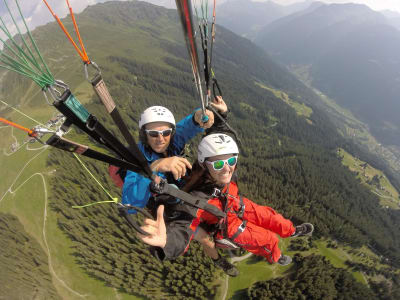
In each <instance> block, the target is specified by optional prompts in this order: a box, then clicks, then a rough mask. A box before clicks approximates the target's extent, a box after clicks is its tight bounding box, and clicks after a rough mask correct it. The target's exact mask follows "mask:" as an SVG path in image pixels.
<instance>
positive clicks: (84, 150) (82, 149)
mask: <svg viewBox="0 0 400 300" xmlns="http://www.w3.org/2000/svg"><path fill="white" fill-rule="evenodd" d="M46 144H47V145H50V146H52V147H55V148H58V149H60V150H64V151H67V152H73V153H77V154H80V155H83V156H86V157H89V158H92V159H95V160H98V161H102V162H105V163H107V164H111V165H114V166H117V167H120V168H125V169H128V170H131V171H133V172H140V171H141V167H140V166H138V165H135V164H133V163H130V162H127V161H124V160H121V159H118V158H115V157H112V156H109V155H106V154H103V153H101V152H98V151H95V150H92V149H90V148H89V147H88V146H86V145H81V144H78V143H75V142H72V141H69V140H67V139H65V138H62V137H60V136H58V135H56V134H54V135H53V136H51V137H50V138H49V139H48V140H47V142H46Z"/></svg>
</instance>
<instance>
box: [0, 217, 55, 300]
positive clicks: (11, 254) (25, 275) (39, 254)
mask: <svg viewBox="0 0 400 300" xmlns="http://www.w3.org/2000/svg"><path fill="white" fill-rule="evenodd" d="M0 232H1V234H0V248H1V251H0V291H1V292H0V297H1V298H3V296H6V295H7V296H8V298H4V299H27V298H30V299H60V297H59V296H58V295H57V292H56V290H55V289H54V286H53V283H52V282H51V276H50V273H49V264H48V260H47V256H46V254H45V252H44V251H43V250H42V248H41V247H40V245H39V243H38V242H37V241H36V240H35V239H34V238H32V237H30V236H29V235H28V234H27V233H26V232H25V229H24V227H23V226H22V224H21V223H20V222H19V221H18V219H17V218H16V217H14V216H12V215H9V214H3V213H0Z"/></svg>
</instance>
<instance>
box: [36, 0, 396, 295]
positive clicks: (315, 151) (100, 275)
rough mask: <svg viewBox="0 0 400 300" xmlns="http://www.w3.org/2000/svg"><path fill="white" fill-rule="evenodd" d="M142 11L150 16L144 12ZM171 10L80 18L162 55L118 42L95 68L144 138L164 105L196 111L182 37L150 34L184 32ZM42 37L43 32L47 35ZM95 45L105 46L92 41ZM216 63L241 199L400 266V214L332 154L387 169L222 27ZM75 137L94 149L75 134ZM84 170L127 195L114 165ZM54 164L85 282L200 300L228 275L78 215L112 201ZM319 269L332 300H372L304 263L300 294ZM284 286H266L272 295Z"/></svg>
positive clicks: (112, 219)
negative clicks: (143, 53)
mask: <svg viewBox="0 0 400 300" xmlns="http://www.w3.org/2000/svg"><path fill="white" fill-rule="evenodd" d="M143 10H144V11H145V12H146V13H145V14H140V13H139V12H141V11H143ZM172 12H173V11H167V10H165V9H164V8H160V7H156V6H152V5H150V4H147V3H142V2H108V3H105V4H99V5H96V6H93V7H90V8H88V9H87V10H86V11H85V12H84V13H83V14H82V15H81V17H82V20H83V22H82V24H83V26H81V31H82V32H83V33H85V30H88V32H89V30H93V28H92V27H91V26H88V27H85V24H97V25H98V26H99V27H100V26H101V25H104V24H106V25H107V26H106V25H104V28H106V27H107V30H110V28H112V29H114V31H115V32H116V31H117V30H118V31H120V32H123V30H121V28H123V29H124V30H125V31H126V32H128V31H129V30H131V28H134V30H135V31H139V32H140V34H142V38H143V39H148V40H147V41H148V42H149V44H152V45H153V46H154V47H155V48H156V47H159V49H161V50H162V51H161V53H163V54H162V55H161V54H160V56H158V57H155V58H153V59H152V60H151V61H144V60H143V59H141V58H140V57H136V56H134V55H132V56H131V55H129V54H130V52H129V49H130V48H129V47H135V45H129V46H127V45H126V44H124V43H123V42H122V41H119V42H120V43H121V45H120V47H118V46H119V45H117V44H115V45H114V47H109V48H107V54H106V55H104V56H101V57H100V59H99V60H98V61H97V62H98V63H99V64H100V65H101V67H102V71H103V75H104V78H105V80H106V82H107V84H108V86H109V89H110V92H111V94H112V95H113V97H114V98H115V100H116V102H117V104H118V106H119V108H120V109H121V111H122V115H123V117H124V119H125V120H126V121H127V124H128V126H129V127H130V129H131V130H132V132H133V133H135V134H136V135H137V123H138V119H139V116H140V113H141V112H142V111H143V110H144V109H145V108H147V107H148V106H151V105H164V106H166V107H168V108H169V109H171V111H172V112H173V113H174V114H175V117H176V119H178V120H179V119H180V118H182V117H184V116H185V115H187V114H189V113H191V112H192V111H193V110H194V109H195V108H196V107H197V106H198V105H199V104H198V101H197V100H196V97H195V94H194V86H193V82H192V72H191V69H190V65H189V62H188V60H187V59H186V57H187V54H186V52H185V51H186V50H185V46H184V42H183V38H182V36H180V35H179V40H178V41H175V40H174V39H173V38H172V37H169V38H164V36H163V35H162V34H163V32H162V28H159V26H156V25H154V22H159V23H164V24H166V25H165V27H166V28H171V27H173V26H175V30H178V27H177V25H171V24H176V22H177V17H176V15H175V13H174V14H172ZM135 16H136V17H137V16H140V18H139V17H138V19H135ZM124 18H126V19H124ZM93 22H96V23H93ZM124 22H126V23H127V24H124ZM124 26H125V27H124ZM42 30H43V32H46V31H45V30H48V27H46V26H45V27H43V28H42ZM105 30H106V29H105ZM88 32H87V33H88ZM38 35H39V33H38ZM107 37H109V35H105V38H107ZM96 38H98V39H100V38H101V37H100V36H99V35H96ZM60 45H61V44H60ZM60 45H57V47H61V46H60ZM124 47H128V48H124ZM114 48H115V49H114ZM49 49H50V48H48V49H47V51H50V50H49ZM157 49H158V48H157ZM103 51H104V49H103ZM214 54H215V73H216V75H217V77H218V79H219V81H220V85H221V87H222V91H223V96H224V99H225V101H226V102H227V103H228V105H229V108H230V110H231V114H230V117H229V122H230V124H231V125H232V126H233V127H234V128H236V129H237V130H238V132H239V134H240V137H241V139H242V148H241V156H240V158H239V164H238V171H239V184H240V190H241V193H242V194H243V195H246V196H247V197H249V198H251V199H253V200H254V201H255V202H257V203H259V204H263V205H269V206H271V207H273V208H275V209H277V210H278V211H279V212H281V213H282V214H284V215H285V216H286V217H288V218H291V219H292V220H293V221H294V222H295V223H296V224H298V223H301V222H304V221H308V222H312V223H313V224H314V225H315V227H316V231H315V235H316V236H317V237H318V236H319V237H322V236H324V237H331V238H333V239H336V240H338V241H340V242H342V243H344V244H349V245H352V246H355V247H357V246H360V245H367V244H370V245H372V246H373V247H374V249H376V251H377V252H378V254H380V255H382V256H383V257H384V258H387V260H386V262H387V263H389V264H391V265H393V266H397V267H399V266H400V252H399V251H398V249H399V248H400V232H399V230H398V228H399V227H400V214H399V212H398V211H391V210H384V209H381V207H380V205H379V201H378V199H377V197H376V196H375V195H373V194H371V193H370V192H369V191H368V190H367V189H366V188H365V187H363V186H362V185H361V184H360V182H359V181H357V179H356V178H355V174H353V173H351V172H350V171H349V170H348V169H347V168H346V167H344V166H343V165H342V164H341V160H340V158H339V157H338V156H337V154H336V149H337V147H343V148H345V149H346V150H347V151H349V152H350V153H353V154H355V155H357V156H358V157H360V158H362V159H363V160H365V161H369V162H371V161H372V160H375V161H376V164H379V163H380V162H379V160H377V159H376V158H374V157H370V156H369V154H367V153H365V152H363V151H362V149H359V148H357V147H356V146H354V145H353V144H352V143H351V142H349V141H347V140H344V139H343V138H342V137H341V136H340V135H339V134H338V133H337V131H336V129H335V127H334V126H333V124H332V123H330V122H329V119H328V118H327V116H326V115H325V114H324V113H323V112H321V111H320V110H319V109H318V108H317V107H315V106H314V105H313V103H314V102H315V101H317V96H316V95H315V94H313V93H312V92H311V91H310V90H308V89H307V88H306V87H305V86H304V85H302V84H301V83H300V82H298V81H297V80H296V79H295V78H294V77H293V76H292V75H290V74H289V73H287V72H286V71H284V70H283V69H282V68H280V67H279V66H278V65H276V64H274V63H273V62H272V61H271V60H270V59H269V58H268V56H267V55H266V54H265V53H264V52H263V51H262V50H261V49H259V48H257V47H255V46H254V45H253V44H251V43H250V42H249V41H248V40H246V39H242V38H240V37H238V36H236V35H234V34H233V33H232V32H229V31H227V30H225V29H223V28H218V43H216V47H215V53H214ZM82 80H83V78H82ZM256 82H262V83H263V84H265V85H268V86H271V87H273V88H276V89H280V90H283V91H285V92H286V93H287V94H289V96H290V97H291V99H293V100H295V101H298V102H301V103H306V104H307V105H309V106H310V107H311V108H312V110H313V113H312V115H311V116H310V118H309V119H310V121H307V120H306V119H305V118H303V117H302V116H299V115H297V114H296V112H295V110H294V109H293V108H292V107H290V106H288V105H287V104H286V103H284V102H283V101H281V100H280V99H278V98H276V97H275V96H274V94H273V93H272V92H269V91H268V90H266V89H262V88H261V87H259V86H258V85H256V84H255V83H256ZM91 100H92V101H91V102H90V104H88V105H86V107H87V108H88V110H89V111H90V112H91V113H93V114H94V115H96V116H97V117H98V119H99V120H100V121H101V122H102V123H103V124H104V125H105V126H106V127H107V128H110V129H111V130H112V131H113V132H114V133H115V134H116V135H117V136H118V137H120V138H121V136H120V134H119V133H118V132H117V130H116V128H115V126H114V125H113V123H112V121H111V119H110V118H109V116H107V115H106V113H105V112H104V109H103V107H102V106H101V105H100V104H99V101H98V99H97V98H95V97H93V99H91ZM67 138H70V139H72V140H74V139H76V140H79V141H85V142H87V140H85V139H86V138H85V136H84V134H83V133H82V132H80V131H79V130H77V131H76V132H73V133H72V134H70V135H69V136H67ZM121 140H122V139H121ZM195 147H196V145H195V143H194V144H192V145H191V150H192V155H193V153H194V152H195V151H194V150H195ZM368 158H370V159H368ZM85 163H86V164H87V165H88V167H89V169H90V170H91V172H93V173H94V174H96V177H97V178H98V179H99V180H100V181H101V182H102V183H103V184H104V185H105V187H106V188H107V189H108V190H109V191H111V193H112V194H113V195H120V190H119V189H118V188H117V187H115V186H114V185H113V184H112V182H111V180H110V178H109V177H108V174H107V166H106V165H104V164H102V163H99V162H96V161H90V160H85ZM47 164H48V166H51V168H55V169H57V172H56V173H55V175H54V176H53V177H52V179H51V187H52V193H51V199H50V202H51V208H52V209H53V210H54V212H56V214H57V218H58V224H59V227H60V228H61V229H62V230H63V231H64V232H65V234H66V235H68V236H69V237H70V239H71V240H72V241H73V242H74V248H73V250H72V251H73V253H74V255H75V257H76V261H77V262H78V264H80V265H81V266H82V267H83V268H84V269H85V271H86V272H87V273H88V274H90V275H91V276H93V277H95V278H97V279H99V280H102V281H104V283H105V284H106V285H109V286H112V287H114V288H116V289H119V290H121V291H125V292H127V293H130V294H134V295H140V296H143V297H146V298H154V299H165V298H167V297H173V298H174V299H198V298H212V297H213V296H214V295H215V292H216V288H215V285H216V284H217V283H216V278H218V272H220V271H219V270H216V269H215V267H214V265H213V264H212V262H211V260H210V259H209V258H207V257H206V256H205V255H204V254H203V251H202V249H201V248H200V247H199V245H198V244H196V243H192V246H191V247H190V250H189V252H188V253H187V254H185V255H184V256H183V257H180V258H179V259H177V260H176V261H167V262H163V263H161V262H159V261H157V260H156V259H154V258H153V257H152V256H151V255H150V253H149V251H148V248H147V247H146V246H145V245H144V244H143V243H141V242H140V241H139V240H138V239H137V238H136V236H135V233H134V232H132V230H131V229H130V227H129V226H128V225H127V224H126V223H125V221H124V220H123V219H122V218H121V217H120V216H119V215H118V213H117V210H116V209H115V207H113V206H112V205H111V204H103V205H95V206H91V207H89V208H86V209H73V208H72V206H73V205H77V204H78V205H82V204H87V203H91V202H95V201H101V200H106V195H104V193H102V191H101V189H100V188H99V187H98V185H97V184H96V183H95V181H94V180H93V179H92V178H91V177H90V176H89V175H88V174H87V173H86V172H85V171H84V170H83V169H82V167H81V166H80V165H79V164H78V162H77V161H76V160H75V159H74V158H73V156H71V155H70V154H69V153H65V152H61V151H59V150H54V149H53V150H51V152H50V154H49V156H48V160H47ZM383 166H384V165H383ZM313 264H321V265H322V266H323V267H326V270H327V274H326V275H323V276H329V275H330V274H335V276H334V277H332V278H331V279H330V280H329V282H328V283H327V284H329V288H330V290H329V291H332V293H333V294H332V295H340V294H341V293H342V292H343V289H347V288H349V287H351V289H352V291H349V293H351V292H353V293H354V294H352V295H360V296H361V295H362V296H365V297H366V298H365V299H368V297H370V295H373V294H372V291H370V290H368V289H367V288H366V287H364V286H360V285H359V284H357V283H355V282H354V280H353V279H352V278H351V275H350V274H348V273H346V271H344V270H343V271H337V270H336V269H333V267H331V266H330V265H329V264H328V263H327V262H326V261H325V260H323V259H322V258H318V257H310V258H304V259H303V258H300V257H298V258H297V259H296V266H295V267H296V268H298V270H302V272H300V271H297V272H294V273H295V274H302V276H303V278H297V277H296V278H295V279H294V280H295V281H296V282H297V281H298V282H300V281H301V280H304V281H306V282H307V283H300V285H301V287H302V286H303V285H304V286H307V285H309V282H311V281H313V280H314V279H315V278H316V276H320V275H321V273H324V272H323V270H325V269H324V268H319V267H318V268H315V269H314V268H312V267H310V266H311V265H313ZM307 269H309V271H307ZM294 276H297V275H294ZM321 276H322V275H321ZM280 281H281V279H279V280H276V281H272V283H268V284H267V283H258V284H259V285H260V287H262V286H263V285H265V284H267V285H268V286H271V289H275V287H278V286H279V284H280V283H279V282H280ZM283 282H284V283H285V284H287V287H288V288H289V287H290V291H288V292H287V293H288V294H287V295H296V294H298V290H295V289H291V288H292V287H294V286H293V285H292V284H291V283H289V281H286V280H285V281H283ZM340 283H343V286H341V285H340ZM258 284H256V285H255V286H253V287H252V288H251V289H250V290H249V297H250V296H251V295H253V294H252V293H255V294H254V295H258V294H257V293H259V290H260V289H259V288H258ZM321 284H322V283H321ZM309 292H310V297H313V296H312V295H314V294H313V293H316V291H314V290H311V288H310V291H309ZM319 292H322V291H319ZM285 295H286V294H285ZM315 295H317V294H315ZM251 297H252V296H251ZM293 297H294V296H293ZM338 297H339V296H338ZM349 297H350V296H349ZM277 299H280V298H277ZM287 299H301V298H287ZM310 299H317V298H310ZM332 299H335V298H332ZM338 299H342V298H338ZM343 299H344V298H343ZM346 299H347V298H346Z"/></svg>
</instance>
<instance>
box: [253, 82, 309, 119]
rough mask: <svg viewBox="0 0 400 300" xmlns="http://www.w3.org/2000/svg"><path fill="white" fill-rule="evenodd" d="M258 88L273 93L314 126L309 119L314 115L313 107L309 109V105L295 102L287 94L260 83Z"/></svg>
mask: <svg viewBox="0 0 400 300" xmlns="http://www.w3.org/2000/svg"><path fill="white" fill-rule="evenodd" d="M255 84H256V85H257V86H259V87H261V88H263V89H265V90H268V91H270V92H271V93H273V94H274V96H275V97H276V98H278V99H281V100H282V101H283V102H285V103H286V104H288V105H290V106H291V107H292V108H293V109H294V110H295V111H296V113H297V114H298V115H299V116H303V117H305V118H306V120H307V122H308V123H310V124H312V121H311V120H310V119H309V118H310V116H311V114H312V112H313V111H312V109H311V107H308V106H307V105H305V104H304V103H299V102H296V101H293V100H292V99H290V98H289V96H288V94H286V93H285V92H282V91H279V90H276V89H273V88H271V87H268V86H266V85H264V84H261V83H259V82H256V83H255Z"/></svg>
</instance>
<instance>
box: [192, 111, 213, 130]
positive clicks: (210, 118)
mask: <svg viewBox="0 0 400 300" xmlns="http://www.w3.org/2000/svg"><path fill="white" fill-rule="evenodd" d="M205 113H206V116H207V117H208V120H207V122H202V121H201V119H202V117H203V111H202V110H201V109H200V110H197V111H196V112H195V114H194V120H195V121H196V122H197V123H198V124H199V126H200V127H202V128H204V129H207V128H210V127H211V126H212V125H213V124H214V114H213V112H212V111H209V110H208V109H206V111H205Z"/></svg>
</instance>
